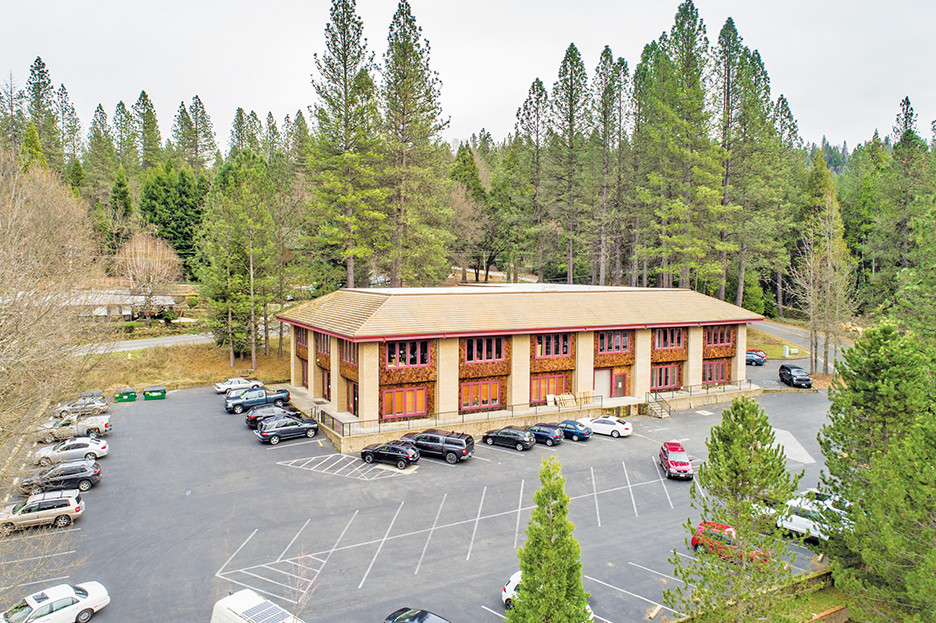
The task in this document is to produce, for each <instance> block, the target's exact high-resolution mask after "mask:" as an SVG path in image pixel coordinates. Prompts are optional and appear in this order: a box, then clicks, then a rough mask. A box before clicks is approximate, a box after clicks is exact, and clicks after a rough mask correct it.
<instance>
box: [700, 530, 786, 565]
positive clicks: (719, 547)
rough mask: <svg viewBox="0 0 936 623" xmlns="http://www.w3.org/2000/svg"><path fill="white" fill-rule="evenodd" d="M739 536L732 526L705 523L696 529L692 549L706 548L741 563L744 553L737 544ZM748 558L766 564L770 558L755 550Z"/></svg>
mask: <svg viewBox="0 0 936 623" xmlns="http://www.w3.org/2000/svg"><path fill="white" fill-rule="evenodd" d="M736 539H737V536H736V535H735V529H734V528H732V527H731V526H726V525H723V524H718V523H713V522H711V521H703V522H702V523H700V524H699V527H698V528H696V533H695V534H694V535H692V540H691V541H690V543H691V544H692V549H694V550H696V551H698V550H699V548H702V547H704V548H705V550H706V551H708V552H712V553H713V554H716V555H718V556H720V557H722V558H724V559H726V560H735V561H740V560H741V558H742V557H743V556H744V553H743V551H742V549H741V547H739V546H738V545H737V543H735V541H736ZM747 558H748V559H749V560H753V561H755V562H760V563H764V562H767V560H768V559H769V558H770V554H768V553H767V552H764V551H761V550H759V549H755V550H753V551H751V552H748V553H747Z"/></svg>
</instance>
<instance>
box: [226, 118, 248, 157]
mask: <svg viewBox="0 0 936 623" xmlns="http://www.w3.org/2000/svg"><path fill="white" fill-rule="evenodd" d="M249 148H250V127H249V124H248V122H247V113H246V112H245V111H244V109H243V108H241V107H240V106H238V107H237V110H236V111H234V121H232V122H231V136H230V138H229V139H228V158H233V157H234V156H236V155H237V154H238V153H239V152H241V151H243V150H245V149H249Z"/></svg>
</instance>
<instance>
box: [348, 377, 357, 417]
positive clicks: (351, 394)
mask: <svg viewBox="0 0 936 623" xmlns="http://www.w3.org/2000/svg"><path fill="white" fill-rule="evenodd" d="M357 407H358V386H357V382H356V381H348V412H349V413H350V414H351V415H357V414H358V412H357Z"/></svg>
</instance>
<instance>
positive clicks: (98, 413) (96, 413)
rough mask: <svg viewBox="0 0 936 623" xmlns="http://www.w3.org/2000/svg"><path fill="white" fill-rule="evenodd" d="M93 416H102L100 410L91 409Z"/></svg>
mask: <svg viewBox="0 0 936 623" xmlns="http://www.w3.org/2000/svg"><path fill="white" fill-rule="evenodd" d="M91 415H101V410H100V409H91Z"/></svg>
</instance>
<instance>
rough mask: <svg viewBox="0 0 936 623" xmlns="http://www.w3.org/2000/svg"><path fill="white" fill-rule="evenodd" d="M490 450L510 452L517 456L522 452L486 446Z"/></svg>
mask: <svg viewBox="0 0 936 623" xmlns="http://www.w3.org/2000/svg"><path fill="white" fill-rule="evenodd" d="M485 447H486V448H487V449H488V450H494V451H495V452H503V453H504V454H509V455H511V456H517V455H518V454H520V452H517V451H516V450H504V449H503V448H497V447H495V446H485Z"/></svg>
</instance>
